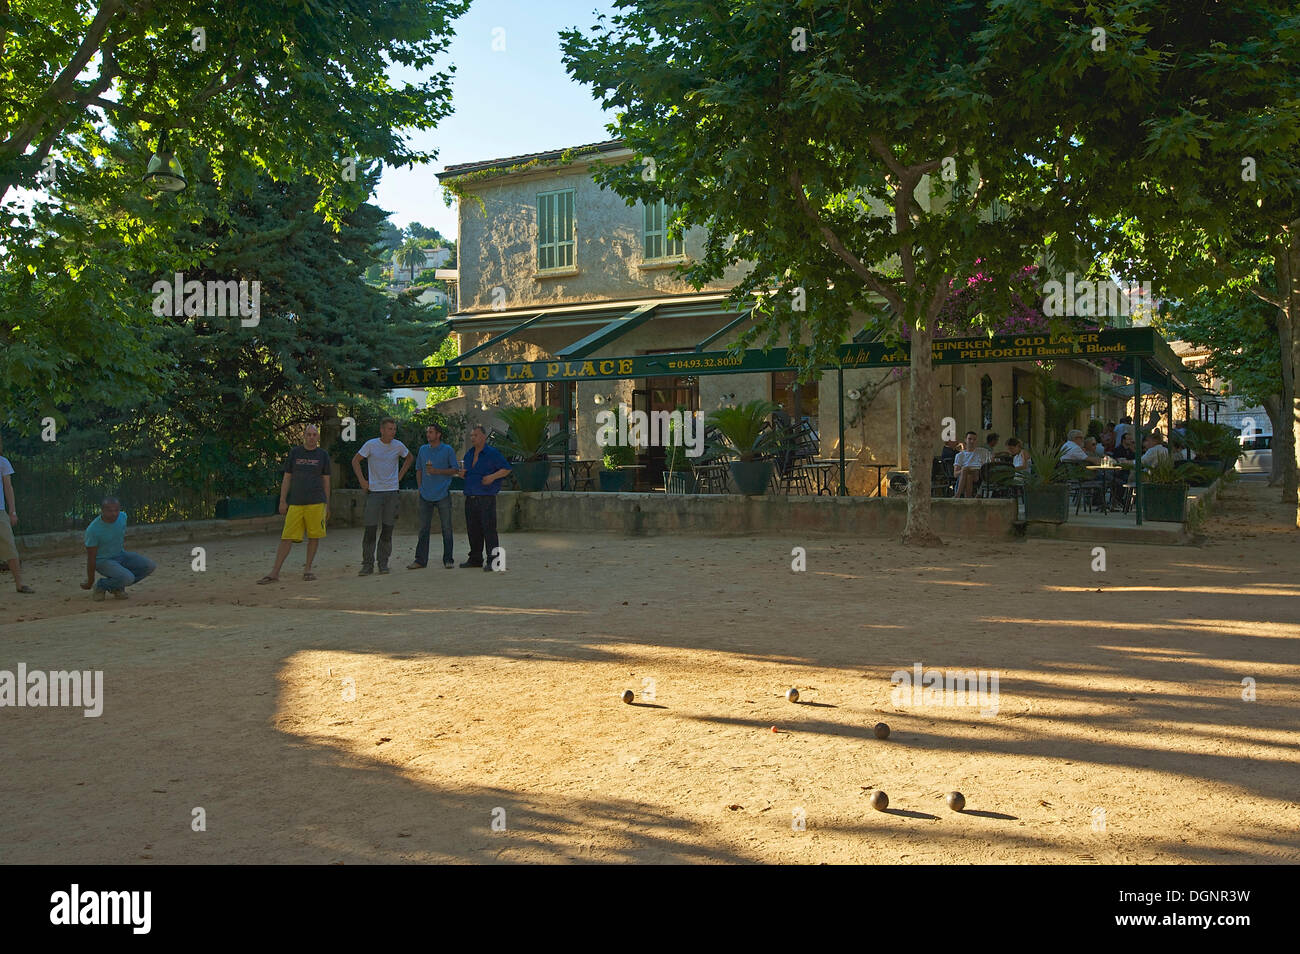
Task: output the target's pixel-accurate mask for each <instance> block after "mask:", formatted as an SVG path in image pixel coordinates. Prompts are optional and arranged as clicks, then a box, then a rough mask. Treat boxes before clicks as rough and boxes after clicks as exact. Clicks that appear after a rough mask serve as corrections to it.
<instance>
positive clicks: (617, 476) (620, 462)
mask: <svg viewBox="0 0 1300 954" xmlns="http://www.w3.org/2000/svg"><path fill="white" fill-rule="evenodd" d="M601 462H602V463H603V464H604V465H605V469H604V470H602V471H601V472H600V489H601V490H603V491H605V492H606V493H618V492H619V491H620V490H622V489H623V487H624V485H625V484H626V483H627V471H625V470H620V468H622V467H631V466H632V465H633V464H634V463H636V451H635V450H633V449H632V447H631V445H629V444H611V445H610V446H609V447H607V448H605V454H604V457H603V458H602V460H601Z"/></svg>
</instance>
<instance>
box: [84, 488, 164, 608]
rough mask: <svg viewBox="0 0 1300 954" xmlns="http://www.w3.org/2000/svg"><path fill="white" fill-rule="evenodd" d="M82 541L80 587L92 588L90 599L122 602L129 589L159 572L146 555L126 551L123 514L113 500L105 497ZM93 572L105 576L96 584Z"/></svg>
mask: <svg viewBox="0 0 1300 954" xmlns="http://www.w3.org/2000/svg"><path fill="white" fill-rule="evenodd" d="M85 539H86V582H85V583H82V584H81V588H82V589H83V590H88V589H90V588H91V587H92V586H93V587H95V592H93V593H91V594H90V596H91V599H94V600H102V599H103V598H104V597H105V596H107V595H108V594H109V593H112V594H113V598H114V599H117V600H124V599H126V588H127V587H128V586H130V585H131V584H132V583H138V582H139V581H140V580H143V579H144V578H145V577H146V576H148V575H149V574H150V573H152V572H153V571H154V570H156V569H158V564H157V563H154V562H153V560H150V559H149V558H148V557H147V556H141V555H140V554H138V553H130V552H128V551H127V550H126V549H125V547H124V543H125V541H126V514H124V513H123V512H122V505H121V503H119V502H118V499H117V498H116V497H105V498H104V502H103V503H102V504H101V505H100V508H99V516H98V517H96V518H95V519H94V520H92V521H90V526H88V527H87V528H86V538H85ZM96 570H98V571H99V572H100V574H102V575H103V577H104V578H103V579H102V580H100V581H99V582H98V583H96V582H95V571H96Z"/></svg>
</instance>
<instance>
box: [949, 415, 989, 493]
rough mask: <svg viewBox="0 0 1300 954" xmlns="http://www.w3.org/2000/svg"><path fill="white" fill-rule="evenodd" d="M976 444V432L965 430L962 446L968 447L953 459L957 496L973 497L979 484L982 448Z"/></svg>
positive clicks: (982, 461) (982, 463)
mask: <svg viewBox="0 0 1300 954" xmlns="http://www.w3.org/2000/svg"><path fill="white" fill-rule="evenodd" d="M977 444H978V436H977V435H976V433H975V432H974V431H967V432H966V442H965V443H964V444H963V445H962V446H963V447H966V448H970V449H969V450H963V451H961V452H960V453H959V454H958V455H957V456H956V457H955V458H954V459H953V462H952V475H953V476H954V477H956V478H957V496H958V497H974V496H975V488H976V487H977V486H978V485H979V477H980V468H981V467H982V466H983V465H984V449H983V448H982V447H979V446H977Z"/></svg>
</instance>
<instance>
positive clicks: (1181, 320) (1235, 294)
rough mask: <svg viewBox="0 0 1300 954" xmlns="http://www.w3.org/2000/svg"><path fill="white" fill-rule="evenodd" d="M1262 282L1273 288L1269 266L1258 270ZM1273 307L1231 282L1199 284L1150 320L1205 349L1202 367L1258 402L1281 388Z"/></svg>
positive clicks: (1272, 396) (1232, 389)
mask: <svg viewBox="0 0 1300 954" xmlns="http://www.w3.org/2000/svg"><path fill="white" fill-rule="evenodd" d="M1260 280H1261V284H1262V285H1263V287H1266V288H1267V287H1273V288H1275V287H1276V284H1277V278H1276V274H1275V273H1274V269H1273V268H1272V266H1271V265H1270V266H1266V267H1264V268H1262V269H1261V275H1260ZM1277 317H1278V309H1277V306H1276V305H1274V304H1272V303H1270V302H1266V301H1263V300H1261V299H1260V298H1258V297H1256V296H1255V295H1253V294H1251V293H1250V292H1249V291H1247V290H1245V289H1244V288H1243V287H1241V284H1240V283H1232V284H1230V285H1224V286H1221V287H1218V288H1214V289H1210V288H1203V289H1201V290H1199V291H1197V292H1196V293H1194V294H1193V295H1191V296H1190V297H1188V298H1187V299H1184V300H1183V301H1176V302H1170V303H1168V304H1166V305H1165V306H1164V308H1163V309H1162V313H1161V314H1160V315H1159V316H1158V317H1157V318H1156V320H1155V321H1154V322H1153V325H1154V326H1155V328H1156V329H1157V330H1158V331H1159V332H1160V333H1161V334H1162V335H1164V336H1165V337H1166V338H1169V339H1171V340H1172V339H1174V338H1181V339H1183V340H1184V341H1188V342H1191V343H1192V344H1196V345H1200V346H1202V347H1205V348H1208V349H1209V358H1208V360H1207V362H1206V366H1205V370H1206V372H1208V373H1209V374H1211V375H1213V376H1214V377H1217V378H1221V379H1223V380H1224V381H1226V382H1227V383H1228V387H1229V389H1230V392H1231V393H1232V394H1235V395H1237V396H1238V397H1239V398H1241V399H1242V400H1243V401H1244V402H1245V403H1246V404H1247V405H1254V404H1264V403H1265V402H1267V401H1269V400H1270V399H1276V398H1277V396H1278V395H1280V394H1281V393H1282V361H1281V349H1280V347H1279V341H1278V327H1277Z"/></svg>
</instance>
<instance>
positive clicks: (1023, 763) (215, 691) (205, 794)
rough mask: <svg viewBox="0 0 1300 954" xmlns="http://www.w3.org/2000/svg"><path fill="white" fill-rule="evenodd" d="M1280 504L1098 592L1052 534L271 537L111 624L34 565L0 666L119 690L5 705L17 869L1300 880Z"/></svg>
mask: <svg viewBox="0 0 1300 954" xmlns="http://www.w3.org/2000/svg"><path fill="white" fill-rule="evenodd" d="M1277 496H1278V495H1277V493H1276V492H1275V491H1273V490H1269V489H1267V488H1265V487H1263V486H1262V485H1260V484H1250V485H1248V484H1238V485H1236V486H1235V487H1232V488H1230V489H1228V490H1227V491H1225V493H1224V494H1223V496H1222V498H1221V502H1220V506H1219V508H1218V514H1217V515H1216V516H1215V517H1213V518H1212V519H1211V520H1210V521H1209V523H1208V524H1207V525H1206V526H1205V528H1204V531H1203V532H1204V533H1205V544H1204V545H1203V546H1200V547H1182V548H1174V547H1147V546H1123V545H1113V546H1109V547H1107V549H1106V560H1107V567H1106V570H1105V571H1104V572H1094V571H1093V570H1092V569H1091V565H1092V563H1093V560H1094V557H1093V555H1092V552H1091V546H1088V545H1083V544H1075V543H1067V542H1058V541H1046V540H1030V541H1013V540H998V541H987V540H958V539H953V540H949V541H947V543H948V545H947V546H946V547H944V548H943V549H941V550H933V551H931V550H917V549H909V548H905V547H903V546H901V545H900V544H898V543H897V542H895V541H893V540H861V541H858V540H851V539H844V538H829V537H821V538H809V539H797V538H795V537H793V536H791V537H789V538H778V537H766V538H761V539H737V538H701V537H696V536H689V537H666V536H661V537H643V538H625V537H616V536H597V535H577V534H573V535H568V534H515V535H507V536H505V537H504V538H503V544H504V545H505V546H506V548H507V553H508V567H509V570H508V572H507V573H505V574H487V573H482V572H479V571H471V570H459V569H457V570H442V569H441V568H437V567H436V563H435V565H434V567H433V568H430V569H427V570H421V571H407V570H405V569H402V568H400V567H404V566H405V564H406V563H407V562H409V560H410V556H411V553H412V552H413V549H414V542H415V541H414V538H413V536H411V535H409V534H406V535H403V534H399V535H398V538H397V541H396V547H395V552H394V556H393V566H394V567H395V569H394V571H393V573H392V574H391V575H388V576H371V577H367V578H358V577H357V576H356V569H357V560H358V551H359V549H360V538H361V531H360V530H354V529H348V530H339V531H335V532H332V533H331V534H330V536H329V537H328V539H327V540H326V541H325V543H324V544H323V546H322V550H321V554H320V557H319V559H318V566H317V573H318V575H319V577H320V578H319V580H317V581H316V582H313V583H304V582H303V581H302V580H301V562H302V552H303V551H302V548H301V547H298V548H295V551H294V554H293V555H292V556H291V557H290V561H289V563H288V564H287V565H286V568H285V572H284V574H283V582H282V583H280V584H277V585H271V586H256V585H254V581H255V580H257V579H258V578H259V577H260V576H261V575H262V574H263V573H265V572H266V570H267V569H268V568H269V566H270V561H271V557H272V554H273V551H274V547H275V539H274V538H273V537H270V536H267V537H264V538H262V537H259V538H242V539H235V540H219V541H212V542H211V543H210V544H208V545H207V570H206V572H203V573H197V572H194V571H192V570H191V568H190V560H191V557H190V546H191V545H190V544H175V545H169V546H164V547H157V548H154V549H151V550H148V551H147V552H148V555H150V556H152V557H153V558H154V559H155V560H157V561H158V562H159V564H160V567H161V568H160V570H159V572H158V573H157V574H155V576H154V577H152V578H151V579H149V580H147V581H146V582H145V583H143V584H141V585H140V586H139V587H138V588H135V589H134V590H133V596H132V598H131V599H130V600H129V601H126V602H121V603H118V602H114V601H111V600H110V601H107V602H103V603H93V602H92V601H91V600H90V599H89V596H88V594H87V593H85V592H83V591H81V590H79V589H77V582H78V581H79V579H80V576H79V574H80V572H82V568H83V566H84V563H83V562H82V561H81V559H80V558H76V557H67V558H60V559H53V560H44V561H41V560H35V561H32V563H31V564H30V565H28V566H27V567H26V569H27V578H28V580H29V581H30V582H31V583H32V584H33V585H34V586H35V587H36V588H37V590H38V595H37V596H35V597H19V596H17V595H15V594H14V593H13V591H12V580H11V579H10V578H9V577H8V576H2V575H0V584H3V586H4V589H3V590H0V593H2V595H0V620H2V621H3V626H2V628H3V637H2V638H0V670H9V671H15V670H16V668H17V666H18V664H19V663H24V664H25V665H26V667H27V669H28V670H29V671H31V670H36V669H40V670H67V669H74V668H75V669H83V670H102V671H103V686H104V688H103V696H104V698H103V713H102V715H101V716H99V717H98V718H86V717H85V716H84V715H83V713H82V710H81V709H70V708H48V707H47V708H35V707H23V708H8V707H7V708H3V709H0V720H2V721H3V726H2V731H0V759H2V760H3V764H4V766H5V771H4V773H3V774H2V775H0V862H10V863H33V862H36V863H40V862H60V863H87V862H89V863H100V862H140V863H148V862H150V861H153V862H167V863H176V862H181V863H184V862H217V863H225V862H244V863H247V862H266V863H270V862H309V863H338V862H343V863H347V864H357V863H363V862H399V861H415V862H442V861H450V862H477V861H501V862H556V861H559V862H563V861H606V862H609V861H644V862H677V861H702V862H707V861H719V862H797V863H816V862H870V863H891V862H903V863H913V862H1005V863H1013V862H1059V863H1067V864H1075V863H1100V864H1115V863H1147V862H1161V863H1206V862H1254V863H1295V862H1297V861H1300V803H1298V801H1297V800H1298V799H1300V794H1298V793H1300V685H1298V680H1300V669H1298V668H1297V664H1298V663H1300V600H1298V599H1297V597H1300V578H1298V577H1297V570H1296V553H1297V543H1298V542H1300V533H1298V532H1297V531H1295V530H1293V529H1288V512H1287V510H1286V508H1285V507H1283V506H1282V505H1281V504H1280V503H1278V502H1277ZM127 543H128V547H130V546H131V540H130V536H129V534H128V538H127ZM796 546H802V547H805V548H806V549H807V571H806V572H804V573H796V572H792V570H791V559H792V558H791V549H792V548H793V547H796ZM435 549H436V547H435ZM464 550H465V544H464V542H463V541H462V540H458V541H457V557H458V559H463V555H464ZM917 664H919V665H920V666H922V667H923V669H924V670H930V669H939V670H961V671H976V672H979V671H983V672H985V673H996V674H997V677H998V683H997V686H998V696H997V700H996V708H997V712H996V714H991V715H986V714H982V710H981V708H980V707H979V706H952V705H949V706H943V705H924V704H919V705H918V704H910V701H909V700H902V701H903V702H904V703H907V704H904V705H902V706H899V705H896V704H895V703H896V702H898V701H899V700H898V699H896V698H894V697H893V694H892V690H893V688H894V687H893V686H892V685H891V682H890V677H891V674H893V673H894V672H895V671H896V670H908V671H912V670H913V668H914V666H916V665H917ZM1247 677H1249V678H1250V679H1253V680H1254V683H1255V684H1254V692H1255V694H1256V697H1255V699H1254V700H1253V701H1247V700H1245V699H1243V688H1245V687H1243V679H1246V678H1247ZM792 686H797V687H798V688H799V690H800V693H801V701H800V702H799V703H797V704H795V703H791V702H788V701H787V700H786V698H785V696H784V693H785V690H786V689H788V688H790V687H792ZM625 689H633V690H635V692H636V693H637V697H636V704H634V705H625V704H623V703H622V702H621V701H620V699H619V696H620V694H621V693H622V692H623V690H625ZM651 690H652V695H653V698H652V699H651V698H647V693H648V692H650V691H651ZM916 701H917V702H924V699H920V700H916ZM880 721H884V722H887V723H888V724H889V725H890V727H891V729H892V732H891V734H890V736H889V738H888V739H887V740H879V739H877V738H876V737H875V735H874V734H873V732H872V726H874V725H875V723H877V722H880ZM773 726H775V727H777V729H778V731H777V732H773V731H772V727H773ZM876 789H883V790H884V791H885V792H887V793H888V795H889V810H888V811H886V812H877V811H873V810H872V808H871V806H870V803H869V802H870V797H871V794H872V792H873V791H874V790H876ZM954 789H955V790H960V791H961V792H962V793H963V794H964V795H965V797H966V806H967V810H966V811H965V812H964V813H961V814H958V813H955V812H953V811H951V810H949V809H948V808H947V806H946V805H945V804H944V800H943V796H944V795H945V794H946V793H947V792H949V791H951V790H954ZM200 808H201V809H202V810H203V811H202V815H203V817H204V818H205V821H206V830H205V831H195V830H193V826H194V823H193V819H194V818H195V817H196V816H195V810H196V809H200Z"/></svg>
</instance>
